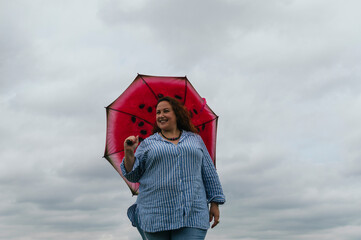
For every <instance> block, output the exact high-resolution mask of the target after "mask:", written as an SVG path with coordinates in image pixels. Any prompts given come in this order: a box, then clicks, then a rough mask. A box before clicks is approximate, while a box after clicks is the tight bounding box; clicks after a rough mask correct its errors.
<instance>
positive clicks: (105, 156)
mask: <svg viewBox="0 0 361 240" xmlns="http://www.w3.org/2000/svg"><path fill="white" fill-rule="evenodd" d="M120 152H124V150H120V151H118V152H113V153H109V154H108V155H104V156H103V158H107V157H109V156H111V155H113V154H117V153H120ZM107 160H108V159H107ZM108 161H109V160H108Z"/></svg>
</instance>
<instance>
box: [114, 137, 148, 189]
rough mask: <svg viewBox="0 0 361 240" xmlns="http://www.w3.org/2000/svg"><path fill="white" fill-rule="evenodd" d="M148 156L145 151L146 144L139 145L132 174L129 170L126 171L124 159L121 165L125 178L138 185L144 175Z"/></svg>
mask: <svg viewBox="0 0 361 240" xmlns="http://www.w3.org/2000/svg"><path fill="white" fill-rule="evenodd" d="M146 156H147V154H146V151H145V144H144V141H143V142H141V143H140V144H139V146H138V148H137V150H136V151H135V154H134V165H133V169H132V170H131V171H130V172H127V170H125V166H124V158H123V161H122V163H121V164H120V169H121V170H122V174H123V176H124V177H125V178H126V179H127V180H128V181H129V182H133V183H136V182H138V181H139V179H140V178H141V177H142V175H143V173H144V163H145V159H146Z"/></svg>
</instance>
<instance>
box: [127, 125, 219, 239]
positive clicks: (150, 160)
mask: <svg viewBox="0 0 361 240" xmlns="http://www.w3.org/2000/svg"><path fill="white" fill-rule="evenodd" d="M120 167H121V170H122V173H123V175H124V176H125V177H126V178H127V179H128V180H129V181H130V182H139V183H140V186H139V195H138V197H137V201H136V205H133V206H132V207H130V209H129V210H128V216H129V217H130V219H131V221H132V222H133V225H134V219H132V218H134V216H138V218H137V221H138V223H139V225H140V227H141V228H142V229H143V230H144V231H146V232H158V231H166V230H172V229H178V228H181V227H195V228H201V229H208V228H209V210H208V203H210V202H217V203H219V204H223V203H224V202H225V196H224V195H223V191H222V187H221V184H220V181H219V178H218V175H217V172H216V169H215V167H214V165H213V162H212V159H211V157H210V156H209V153H208V151H207V148H206V146H205V145H204V143H203V141H202V138H201V137H200V136H199V135H198V134H195V133H191V132H187V131H183V133H182V136H181V138H180V140H179V142H178V144H173V143H171V142H169V141H166V140H164V139H163V138H162V137H161V136H160V135H159V134H158V133H155V134H153V135H151V136H150V137H148V138H147V139H145V140H144V141H142V142H141V143H140V145H139V146H138V148H137V150H136V153H135V163H134V166H133V169H132V171H130V172H129V173H127V172H126V170H125V167H124V161H123V162H122V163H121V166H120ZM135 213H137V214H135Z"/></svg>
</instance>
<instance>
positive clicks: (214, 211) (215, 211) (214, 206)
mask: <svg viewBox="0 0 361 240" xmlns="http://www.w3.org/2000/svg"><path fill="white" fill-rule="evenodd" d="M213 219H214V221H213V224H212V228H214V227H215V226H217V224H218V223H219V207H218V203H214V202H211V207H210V209H209V222H212V220H213Z"/></svg>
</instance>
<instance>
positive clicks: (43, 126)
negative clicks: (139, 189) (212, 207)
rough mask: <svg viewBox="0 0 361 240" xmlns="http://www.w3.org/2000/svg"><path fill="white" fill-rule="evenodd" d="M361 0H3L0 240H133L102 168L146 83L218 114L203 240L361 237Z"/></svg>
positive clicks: (113, 181)
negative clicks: (130, 103)
mask: <svg viewBox="0 0 361 240" xmlns="http://www.w3.org/2000/svg"><path fill="white" fill-rule="evenodd" d="M360 9H361V2H360V1H357V0H348V1H341V0H328V1H326V0H264V1H260V0H208V1H206V0H199V1H197V0H193V1H169V0H168V1H166V0H158V1H156V0H153V1H152V0H149V1H147V0H141V1H136V0H103V1H101V0H83V1H80V0H75V1H74V0H62V1H60V0H58V1H45V0H32V1H26V0H22V1H21V0H11V1H10V0H0V32H1V37H0V112H1V118H0V136H1V138H0V159H1V161H0V194H1V198H0V239H7V240H34V239H36V240H49V239H50V240H64V239H65V240H83V239H84V240H123V239H124V240H125V239H130V240H135V239H139V235H138V233H137V231H136V229H135V228H133V227H131V225H130V222H129V220H128V219H127V216H126V210H127V208H128V206H130V205H131V204H132V203H133V202H134V201H135V197H132V196H131V194H130V191H129V189H128V187H127V186H126V185H125V183H124V182H123V180H122V179H121V178H120V176H119V175H118V173H117V172H116V171H115V170H114V169H113V168H112V166H111V165H110V164H109V163H108V162H107V161H106V160H105V159H103V158H102V156H103V153H104V147H105V131H106V115H105V109H104V107H105V106H107V105H109V104H110V103H111V102H112V101H113V100H115V99H116V98H117V97H118V96H119V95H120V94H121V93H122V92H123V91H124V90H125V89H126V87H127V86H128V85H129V84H130V83H131V82H132V81H133V79H134V78H135V77H136V75H137V73H141V74H147V75H163V76H184V75H186V76H187V77H188V79H189V80H190V81H191V83H192V84H193V86H194V87H195V88H196V89H197V91H198V92H199V93H200V95H202V97H205V98H206V99H207V103H208V105H209V106H210V107H211V108H212V109H213V110H214V112H215V113H217V114H218V115H219V126H218V141H217V170H218V173H219V175H220V179H221V182H222V185H223V188H224V192H225V195H226V198H227V203H226V204H225V205H224V206H222V207H221V223H220V224H219V225H218V226H217V227H216V228H215V229H212V230H209V231H208V235H207V239H222V240H223V239H225V240H227V239H241V240H265V239H271V240H314V239H317V240H330V239H331V240H333V239H335V240H356V239H360V236H361V217H360V216H361V205H360V201H361V164H360V160H361V147H360V146H361V111H360V110H361V67H360V66H361V27H360V23H361V15H360V13H359V12H360Z"/></svg>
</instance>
